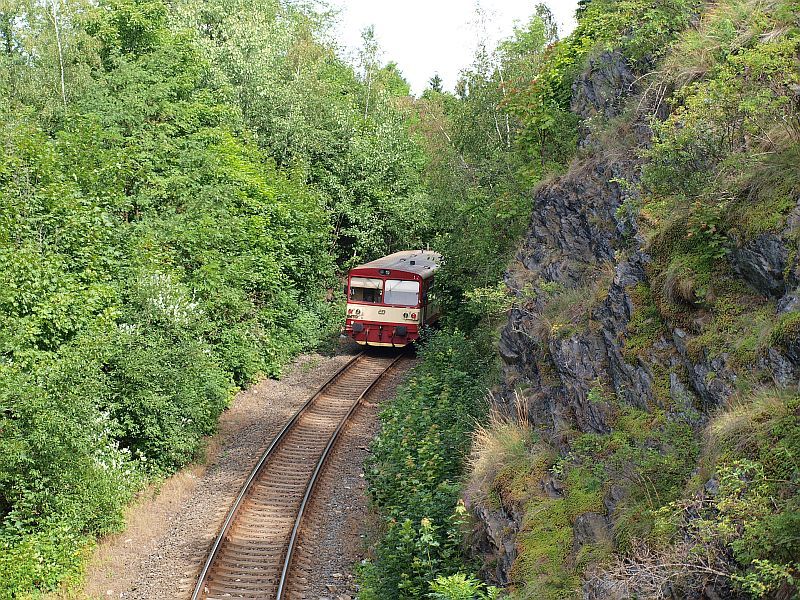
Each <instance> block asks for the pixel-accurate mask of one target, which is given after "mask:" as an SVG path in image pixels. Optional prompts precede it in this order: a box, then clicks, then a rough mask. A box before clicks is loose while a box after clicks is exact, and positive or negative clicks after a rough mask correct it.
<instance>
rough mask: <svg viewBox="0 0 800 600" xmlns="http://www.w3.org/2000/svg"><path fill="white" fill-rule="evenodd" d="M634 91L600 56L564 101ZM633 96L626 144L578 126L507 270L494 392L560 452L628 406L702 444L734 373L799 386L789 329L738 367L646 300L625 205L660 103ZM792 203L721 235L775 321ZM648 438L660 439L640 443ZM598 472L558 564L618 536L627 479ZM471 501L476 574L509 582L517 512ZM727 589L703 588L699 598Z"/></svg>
mask: <svg viewBox="0 0 800 600" xmlns="http://www.w3.org/2000/svg"><path fill="white" fill-rule="evenodd" d="M639 91H640V90H637V89H636V85H635V76H634V74H633V72H632V70H631V68H630V67H629V66H628V64H627V63H626V61H625V59H624V58H623V57H622V56H620V55H619V54H617V53H613V52H608V53H604V54H602V55H600V56H599V57H598V58H596V59H595V60H593V61H592V62H591V64H590V65H589V68H588V69H587V70H586V72H585V73H584V74H583V75H582V76H581V77H579V78H578V79H577V81H576V83H575V85H574V87H573V102H572V109H573V111H574V112H575V113H577V114H578V115H580V116H581V117H583V118H584V119H586V118H590V117H591V118H592V119H593V120H594V121H597V120H606V121H607V120H609V119H611V118H613V117H618V116H619V115H620V114H621V111H622V110H623V107H624V106H625V101H626V99H627V98H629V97H630V96H631V95H633V94H637V93H639ZM637 104H638V107H637V110H638V112H637V111H634V116H633V117H631V119H630V120H629V121H628V123H627V126H628V130H629V132H632V134H631V135H630V136H629V138H628V139H632V140H633V142H632V143H629V144H628V145H627V147H626V148H625V149H624V152H620V149H619V146H617V145H615V147H614V148H609V136H608V135H607V136H605V137H604V138H603V139H597V138H596V136H595V135H594V134H593V133H592V131H591V130H590V129H589V128H586V129H585V130H584V131H582V133H581V141H580V146H581V148H582V149H583V151H582V156H581V157H580V158H579V159H578V160H576V162H575V163H574V164H573V166H572V168H571V169H570V170H569V172H568V173H566V174H565V175H564V176H562V177H559V178H558V179H556V180H554V181H552V182H550V183H547V184H546V185H543V186H542V187H540V188H539V189H538V190H537V191H536V193H535V196H534V198H533V216H532V220H531V224H530V227H529V229H528V232H527V235H526V237H525V239H524V240H523V242H522V244H521V246H520V248H519V251H518V253H517V255H516V258H515V260H514V262H513V264H512V265H511V266H510V268H509V270H508V273H507V278H506V281H507V284H508V286H509V288H510V289H511V290H513V292H514V293H515V295H516V296H517V304H516V306H515V308H514V309H513V310H512V311H511V314H510V316H509V320H508V324H507V325H506V327H505V328H504V330H503V332H502V337H501V340H500V354H501V356H502V360H503V363H504V370H505V381H504V392H503V395H504V398H505V399H506V400H507V402H508V403H509V406H510V405H511V400H512V398H513V397H514V395H515V394H516V395H517V396H520V397H522V398H524V402H525V403H526V404H527V414H528V416H529V419H530V420H531V422H532V423H533V426H534V428H535V429H536V430H537V432H538V433H539V434H540V435H541V436H543V438H544V439H546V440H547V441H548V443H550V444H551V445H552V446H553V447H554V448H555V449H556V451H557V452H558V453H559V455H560V456H562V457H563V456H567V455H570V452H572V450H573V449H572V440H574V439H575V438H576V436H578V435H580V434H608V433H610V432H613V431H615V429H616V427H617V425H616V419H617V418H618V415H619V414H620V413H621V412H624V411H625V410H626V408H625V407H635V408H637V409H640V410H643V411H648V412H653V411H657V412H659V414H664V415H665V417H664V419H665V421H664V422H665V423H672V424H674V423H679V424H681V426H685V427H686V428H688V429H689V430H690V431H692V432H694V435H695V437H696V438H699V437H700V435H701V432H702V428H703V426H704V424H705V423H706V421H707V418H708V415H709V414H711V413H712V411H714V410H715V409H717V408H718V407H720V406H723V405H725V403H726V402H727V401H728V400H729V399H730V397H731V396H732V395H733V394H734V393H735V392H736V390H737V383H738V380H739V378H740V376H741V374H742V373H743V372H747V373H748V376H752V373H754V372H757V373H758V374H759V375H758V376H759V377H762V378H766V379H769V380H771V381H772V382H774V384H775V385H777V386H797V382H798V381H800V340H798V339H796V338H792V337H791V336H789V338H788V339H784V340H783V342H782V343H777V342H775V343H769V344H767V345H766V347H764V348H762V349H761V350H760V351H759V352H758V353H757V356H756V357H755V359H754V360H747V361H745V362H746V364H742V361H741V360H738V359H737V358H736V357H735V356H733V353H732V352H730V351H728V349H726V348H709V347H707V346H706V345H705V343H704V339H705V338H704V337H703V335H702V332H703V327H704V323H705V321H704V319H707V315H706V314H705V313H704V311H703V310H702V307H700V308H698V307H695V306H691V305H687V306H686V310H685V312H686V317H687V318H685V319H683V318H681V319H673V318H672V317H671V316H667V315H662V314H659V311H658V310H657V308H656V306H654V303H653V301H652V298H651V295H652V293H655V291H653V292H652V293H651V289H652V288H655V287H656V286H658V285H659V284H658V283H654V280H653V279H654V278H653V272H654V267H653V259H652V256H651V248H650V246H649V244H648V243H647V242H646V241H645V239H644V238H643V236H642V235H641V234H640V232H639V230H638V227H637V222H636V219H635V218H632V217H631V214H630V212H629V211H628V210H627V207H628V206H629V205H630V204H631V202H632V201H635V200H636V197H635V194H636V192H635V188H636V186H635V183H636V182H637V181H638V179H639V176H640V167H641V164H640V161H639V160H638V159H637V158H636V157H637V156H638V151H639V150H640V149H641V148H642V147H645V146H646V145H647V144H648V142H649V129H648V127H647V125H646V122H647V121H646V119H647V117H649V116H650V115H653V114H655V115H657V116H658V115H660V116H661V117H663V116H664V114H663V113H664V105H663V103H660V104H659V105H658V106H657V107H655V106H652V105H651V106H647V103H642V102H641V98H640V97H639V98H637ZM610 141H611V143H614V142H615V141H616V140H615V139H613V136H612V139H611V140H610ZM797 200H798V204H797V207H796V208H795V210H794V211H793V213H792V214H791V215H790V217H789V219H788V220H787V221H786V224H785V227H784V228H783V229H782V230H781V231H778V232H775V233H767V234H763V235H759V236H757V237H755V238H754V239H749V240H736V239H731V240H730V243H729V251H728V254H727V258H728V261H729V263H730V266H731V269H732V271H733V272H734V273H735V274H737V275H738V277H739V278H741V280H742V281H743V282H745V283H746V284H747V286H749V292H748V293H749V294H750V295H751V296H753V297H759V298H760V300H758V301H759V302H761V303H762V304H763V305H764V306H768V307H769V310H771V311H772V312H771V314H772V315H773V317H774V319H778V318H779V317H780V316H781V315H785V314H787V313H791V312H793V311H795V312H796V311H798V310H800V292H798V285H799V284H800V262H799V261H798V253H797V251H796V246H795V244H796V242H794V241H793V240H795V239H796V237H795V236H796V235H797V232H798V227H800V198H798V199H797ZM659 289H660V288H659ZM765 310H766V309H765ZM654 439H655V438H654ZM658 439H663V438H658ZM658 443H663V442H653V441H652V440H649V441H648V440H646V441H645V442H643V444H645V445H646V444H655V445H656V446H657V445H658ZM665 452H666V450H665ZM620 468H624V465H623V466H622V467H620ZM607 474H608V477H609V479H608V480H607V481H605V482H604V485H603V487H602V505H601V506H599V507H592V510H588V511H586V512H583V513H580V514H578V515H577V516H575V518H574V519H572V522H571V524H572V529H573V531H572V537H573V542H572V545H571V548H570V556H569V557H568V558H567V559H566V561H567V562H568V563H569V562H570V561H572V563H573V564H574V563H575V561H576V560H579V557H580V555H581V552H582V549H583V548H586V547H588V546H590V545H595V546H596V545H598V544H599V545H601V546H606V547H607V546H608V545H609V544H610V545H612V546H613V544H614V543H615V542H614V540H615V539H616V536H615V532H616V531H617V529H618V528H619V527H620V526H621V521H620V518H621V517H620V516H619V515H618V514H617V513H618V511H617V510H616V508H617V506H618V505H619V504H620V501H621V500H623V499H624V498H625V497H626V494H628V493H629V490H628V488H629V486H628V485H627V484H626V482H625V480H624V478H622V479H620V480H619V481H615V480H614V475H613V474H612V473H611V472H610V471H607ZM556 475H557V474H556ZM538 486H539V488H540V490H539V492H538V493H539V494H540V495H541V497H542V498H558V497H560V496H563V495H564V490H563V484H562V483H561V482H560V481H559V479H558V477H557V476H556V477H554V476H553V474H552V473H548V474H546V475H545V476H544V477H542V478H541V479H540V480H539V481H538ZM709 487H710V488H711V489H713V487H714V484H713V482H710V483H709ZM474 508H475V512H476V515H477V517H478V519H479V522H480V523H481V527H480V538H481V543H480V550H481V552H482V553H483V555H484V558H485V559H486V560H485V564H487V565H489V566H488V567H487V569H486V571H487V573H486V574H487V575H488V576H489V577H490V578H491V579H493V580H494V581H496V582H499V583H501V584H506V583H508V582H513V581H514V580H515V573H514V570H513V565H514V563H515V560H516V559H517V558H518V553H519V552H520V543H519V540H518V539H517V536H518V535H519V532H520V531H521V530H522V529H523V528H524V527H525V517H524V514H525V507H524V506H520V505H514V504H513V503H512V504H510V505H509V504H508V503H504V502H502V501H501V502H500V503H499V504H497V505H495V506H493V507H487V506H476V507H474ZM590 563H591V561H589V563H588V564H590ZM517 579H518V578H517ZM583 589H584V595H585V597H586V598H622V597H629V596H625V595H624V594H623V593H622V592H621V591H620V587H619V585H617V584H613V583H610V582H609V581H606V580H604V579H603V578H602V577H599V578H598V577H595V578H587V579H586V582H585V584H584V588H583ZM628 592H630V590H628ZM731 593H732V592H730V590H728V589H727V588H726V587H725V585H724V584H719V585H715V584H713V582H712V583H711V584H709V585H708V586H705V587H703V588H702V589H698V590H697V591H696V597H697V598H701V597H705V598H714V597H721V596H724V595H725V594H731Z"/></svg>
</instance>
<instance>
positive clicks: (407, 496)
mask: <svg viewBox="0 0 800 600" xmlns="http://www.w3.org/2000/svg"><path fill="white" fill-rule="evenodd" d="M489 341H490V339H489V338H487V337H485V333H484V338H483V343H481V341H480V339H479V338H478V334H477V333H476V334H474V335H473V336H472V337H471V338H469V339H468V338H467V337H466V336H465V335H464V334H463V333H461V332H458V331H454V332H449V333H448V332H441V333H438V334H436V335H434V336H433V337H432V338H431V339H429V340H428V342H427V343H426V345H425V347H424V349H423V350H422V351H421V352H420V359H421V363H420V365H419V366H418V367H417V368H416V369H415V370H414V371H413V373H412V375H411V377H410V379H409V381H408V382H407V383H406V384H404V385H403V387H402V389H401V390H400V391H399V392H398V394H397V397H396V398H395V400H393V401H392V403H391V405H390V406H389V407H388V408H387V409H386V410H385V411H384V412H383V413H382V414H381V423H382V430H381V432H380V434H379V435H378V437H377V439H376V440H375V442H374V443H373V445H372V451H373V454H372V456H371V457H370V458H369V460H368V462H367V467H366V477H367V481H368V484H369V492H370V495H371V497H372V499H373V501H374V503H375V506H376V508H377V509H378V512H379V514H380V516H381V518H382V519H383V522H384V527H385V532H384V533H383V535H382V537H381V539H380V541H379V542H378V544H377V547H376V549H375V558H374V560H372V561H371V562H369V563H368V564H367V565H366V566H365V567H364V569H363V572H362V590H361V592H360V595H359V597H361V598H364V599H365V600H373V599H374V600H378V599H380V600H383V599H389V598H404V599H411V598H426V597H427V595H428V593H429V592H430V590H431V588H430V582H432V581H433V580H434V579H435V578H436V577H441V576H447V575H456V574H457V573H458V571H460V570H462V569H463V568H464V567H463V562H462V547H461V545H462V525H463V523H464V521H465V512H466V511H465V510H464V508H463V505H461V506H460V507H459V504H458V498H459V492H460V479H461V476H462V473H463V470H464V466H465V463H464V461H465V459H466V457H467V456H468V454H469V449H470V442H471V432H472V430H473V428H474V426H475V422H476V419H478V418H481V417H483V416H485V413H486V402H485V393H486V388H487V386H488V385H490V384H491V383H492V379H493V377H495V376H496V368H495V367H494V365H493V364H492V363H493V357H492V351H491V345H490V343H489ZM445 597H447V596H445Z"/></svg>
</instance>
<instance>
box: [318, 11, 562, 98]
mask: <svg viewBox="0 0 800 600" xmlns="http://www.w3.org/2000/svg"><path fill="white" fill-rule="evenodd" d="M328 2H329V5H330V6H331V7H332V8H338V9H340V10H341V15H340V18H339V21H340V22H339V25H338V27H337V29H336V31H335V34H336V36H337V38H338V41H339V43H340V44H341V45H342V46H344V48H345V50H346V51H348V52H349V53H350V55H351V56H354V54H355V51H356V49H357V48H358V47H359V46H360V45H361V31H362V30H363V29H364V28H365V27H367V26H369V25H374V26H375V37H376V38H377V40H378V42H379V43H380V45H381V48H382V50H383V54H382V56H381V58H382V60H383V62H386V61H389V60H394V61H396V62H397V64H398V66H399V67H400V70H401V71H402V72H403V74H404V75H405V78H406V79H407V80H408V81H409V82H410V83H411V88H412V90H413V92H414V93H415V94H419V93H420V92H422V91H423V90H424V89H425V88H426V87H427V83H428V79H430V78H431V77H432V76H433V74H434V73H437V72H438V73H439V75H440V76H441V77H442V79H444V85H445V88H446V89H450V90H452V88H453V86H454V85H455V83H456V80H457V78H458V73H459V71H460V70H461V69H463V68H464V67H466V66H468V65H469V64H470V63H471V62H472V57H473V54H474V51H475V48H476V44H477V41H478V40H479V39H480V37H481V33H480V31H481V27H480V26H479V25H478V23H477V19H476V12H475V8H476V0H403V1H396V0H394V1H393V0H328ZM537 3H538V1H537V0H480V5H481V7H482V8H483V10H484V11H485V12H486V13H487V17H488V18H487V21H488V23H487V24H486V28H485V29H486V35H488V39H489V40H490V42H491V43H492V44H491V47H493V45H494V42H496V41H498V40H500V39H502V38H505V37H507V36H509V35H510V34H511V33H512V32H513V27H514V23H515V22H520V21H521V22H525V21H527V20H528V18H529V17H530V15H531V14H533V12H534V9H535V7H536V4H537ZM545 4H547V5H548V6H549V7H550V9H551V10H552V11H553V14H554V15H555V17H556V20H557V22H558V24H559V33H560V35H562V36H563V35H566V34H568V33H569V32H570V31H572V28H573V27H574V26H575V22H574V18H573V15H574V13H575V8H576V6H577V0H545Z"/></svg>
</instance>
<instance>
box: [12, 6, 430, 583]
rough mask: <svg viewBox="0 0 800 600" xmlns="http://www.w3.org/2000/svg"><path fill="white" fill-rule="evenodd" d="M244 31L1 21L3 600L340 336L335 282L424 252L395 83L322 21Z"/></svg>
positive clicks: (98, 11) (142, 18)
mask: <svg viewBox="0 0 800 600" xmlns="http://www.w3.org/2000/svg"><path fill="white" fill-rule="evenodd" d="M231 10H232V7H231V5H230V3H227V2H225V3H219V2H213V1H207V2H186V3H178V4H169V5H168V4H165V3H163V2H160V1H159V0H109V1H104V2H100V3H96V2H84V1H82V0H74V1H72V0H71V1H66V2H55V3H39V4H37V3H29V2H14V1H12V2H7V3H4V4H3V5H2V6H0V91H1V92H2V93H0V139H2V152H3V154H2V157H3V158H2V162H1V163H0V597H25V596H29V595H30V596H34V597H38V596H39V595H41V594H43V593H45V592H46V591H48V590H52V589H54V588H56V587H57V586H58V585H59V584H60V583H61V582H63V581H65V580H66V581H67V582H68V581H69V580H70V579H75V578H79V577H80V572H81V566H82V564H83V560H84V557H85V555H86V553H87V552H88V551H89V549H90V548H91V545H92V541H93V540H94V539H95V538H96V537H97V536H98V535H102V534H104V533H106V532H109V531H113V530H116V529H118V528H119V527H120V526H121V519H122V509H123V508H124V506H125V505H126V503H127V502H128V501H129V499H130V498H131V496H132V494H133V493H135V491H136V490H137V489H139V488H140V487H141V486H142V485H143V483H144V482H145V481H148V480H152V479H153V478H159V477H163V476H165V475H167V474H169V473H171V472H173V471H174V470H175V469H177V468H178V467H180V466H181V465H183V464H186V463H187V462H189V461H191V460H193V459H194V458H195V457H196V456H197V453H198V451H199V449H200V448H199V447H200V441H201V438H202V436H204V435H206V434H208V433H210V432H211V431H213V430H214V428H215V426H216V423H217V418H218V416H219V414H220V412H221V411H222V410H223V409H224V408H225V406H226V405H227V403H228V402H229V400H230V398H231V395H232V393H233V392H234V391H235V390H236V389H238V388H239V387H241V386H245V385H247V384H249V383H251V382H252V381H254V380H255V379H257V378H258V377H262V376H275V375H278V374H279V373H280V371H281V368H282V367H283V365H284V364H286V363H287V361H288V360H290V359H291V358H292V357H293V356H295V355H296V354H298V353H299V352H301V351H304V350H307V349H309V348H312V347H314V346H316V345H318V344H320V343H321V342H324V340H325V339H326V336H327V335H329V334H330V333H331V332H332V331H334V330H335V329H336V328H337V327H338V319H339V310H338V298H337V296H336V292H334V291H333V290H337V289H338V287H339V286H338V284H337V283H336V279H335V273H336V271H337V270H340V269H342V268H344V267H346V265H347V264H349V262H350V261H358V260H360V259H362V258H365V257H373V256H375V255H376V254H381V253H383V252H385V251H388V250H392V249H395V248H396V247H397V245H398V244H400V243H401V240H402V243H403V244H405V243H411V244H420V243H421V239H422V238H423V237H424V235H423V232H425V231H426V227H427V221H426V214H425V213H424V212H423V213H421V214H419V215H418V216H417V217H416V218H414V219H409V218H407V217H406V215H407V214H408V213H409V206H410V205H411V204H412V203H414V204H416V203H417V202H419V199H420V197H423V196H424V192H425V190H424V188H423V185H422V183H421V175H420V171H421V167H420V166H419V162H420V160H421V159H420V158H419V156H420V155H421V150H420V149H419V146H418V145H417V144H416V143H415V142H414V141H413V140H412V138H411V137H410V136H409V134H408V132H407V127H406V124H405V121H404V118H403V115H402V113H401V112H400V111H399V110H398V109H397V108H396V107H395V100H394V99H395V97H396V96H397V95H404V94H407V93H408V89H407V84H405V82H404V81H403V80H402V77H401V76H400V74H399V73H398V72H397V71H396V69H395V68H393V67H392V66H391V65H381V64H379V62H378V60H377V55H376V50H375V48H372V49H371V51H368V52H365V54H364V57H363V64H362V65H361V66H360V72H359V73H356V71H355V70H354V68H353V67H351V66H350V65H348V64H347V63H345V62H343V61H342V60H341V59H340V58H338V57H337V55H336V52H335V49H334V48H332V47H331V46H330V45H326V43H325V42H323V41H322V40H324V39H325V28H326V27H327V20H326V19H328V18H329V17H323V16H322V15H319V14H316V13H314V12H313V11H310V10H306V9H304V8H298V7H295V6H294V5H292V4H289V3H280V2H277V1H276V2H267V3H252V2H251V3H248V2H241V3H239V4H238V5H237V6H236V12H235V16H231V15H232V14H233V13H231V12H230V11H231ZM256 39H257V40H259V41H258V47H257V48H255V47H254V46H253V45H252V41H253V40H256ZM223 40H224V41H223ZM265 40H266V43H265V42H264V41H265ZM298 74H302V77H300V76H298ZM367 80H369V84H368V83H367ZM404 86H405V87H404ZM263 89H269V90H271V92H273V94H271V95H264V94H262V93H261V92H260V91H259V90H263ZM390 200H391V201H390ZM422 204H423V205H424V202H423V203H422ZM401 223H402V236H401V235H400V230H399V229H398V227H400V224H401ZM409 236H410V239H409Z"/></svg>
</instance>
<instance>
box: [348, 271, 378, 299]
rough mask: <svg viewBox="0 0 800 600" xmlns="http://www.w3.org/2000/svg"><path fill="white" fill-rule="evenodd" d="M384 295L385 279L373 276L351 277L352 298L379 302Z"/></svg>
mask: <svg viewBox="0 0 800 600" xmlns="http://www.w3.org/2000/svg"><path fill="white" fill-rule="evenodd" d="M382 296H383V281H382V280H380V279H373V278H371V277H351V278H350V300H352V301H353V302H370V303H373V304H379V303H380V302H381V301H382Z"/></svg>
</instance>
